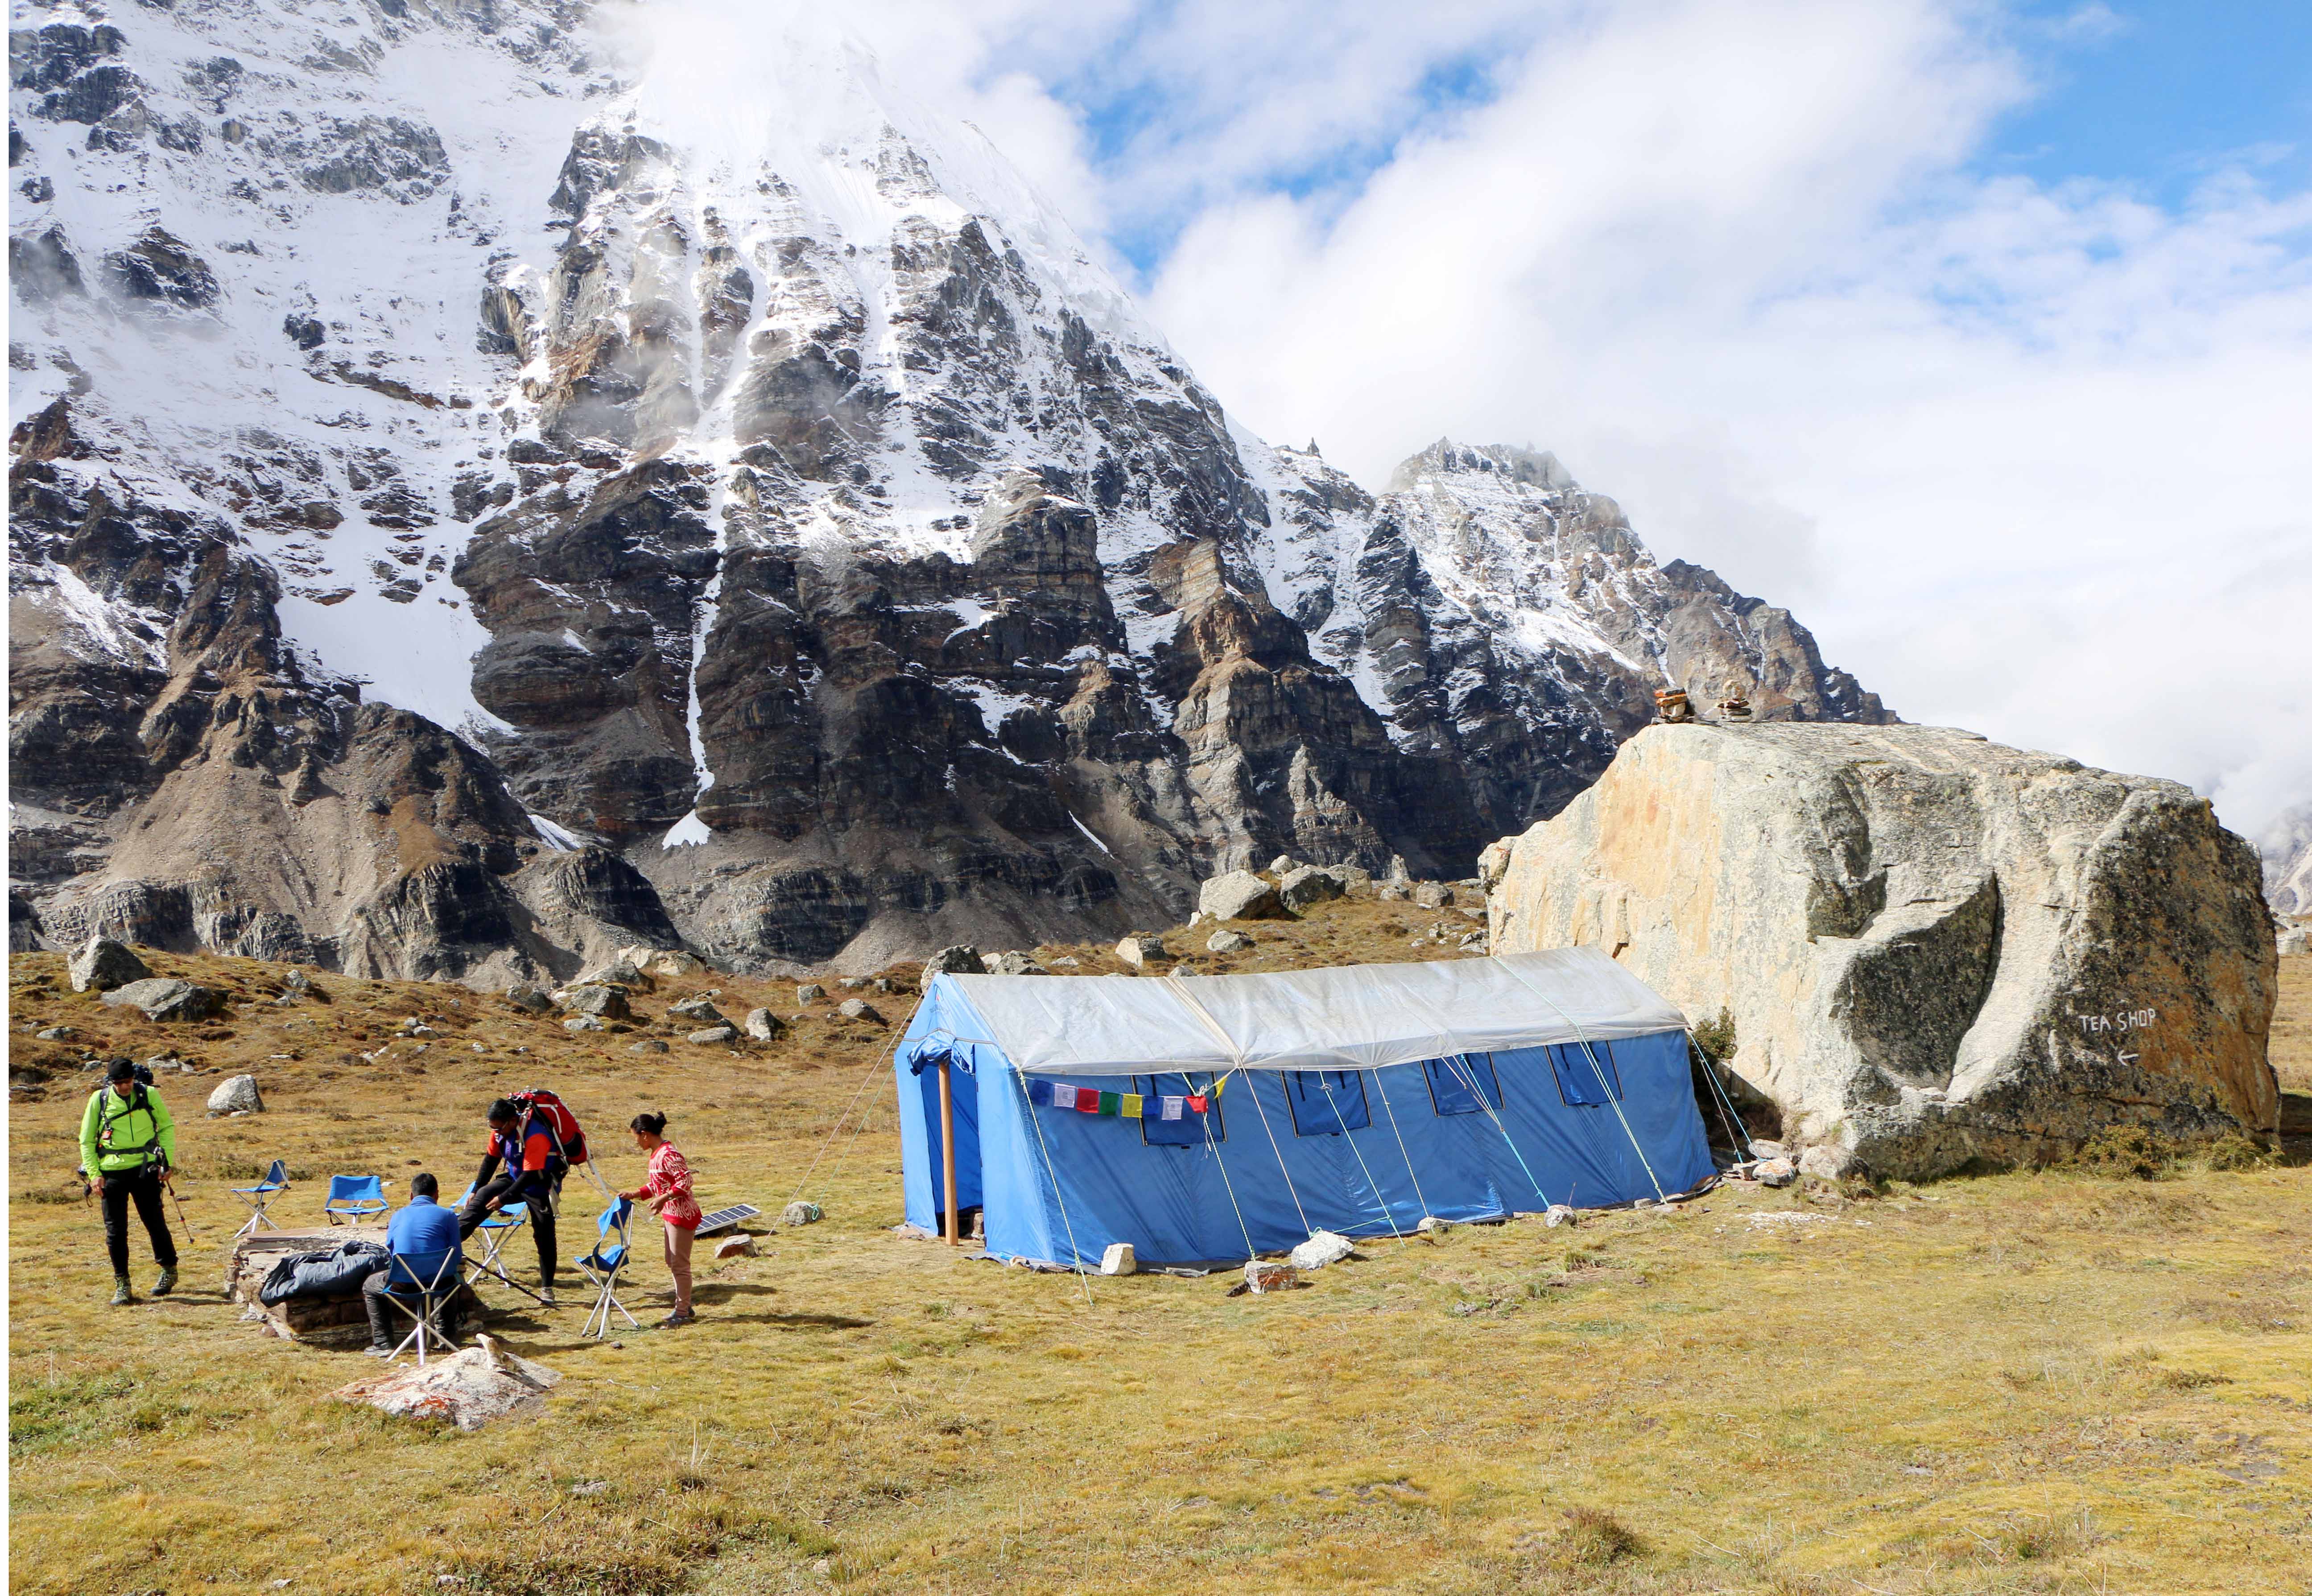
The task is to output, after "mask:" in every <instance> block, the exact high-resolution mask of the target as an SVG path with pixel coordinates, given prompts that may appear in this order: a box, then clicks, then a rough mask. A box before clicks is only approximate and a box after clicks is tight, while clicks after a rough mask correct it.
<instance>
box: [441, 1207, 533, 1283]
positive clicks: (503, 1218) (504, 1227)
mask: <svg viewBox="0 0 2312 1596" xmlns="http://www.w3.org/2000/svg"><path fill="white" fill-rule="evenodd" d="M473 1200H474V1188H472V1187H471V1186H469V1187H467V1188H466V1195H465V1196H463V1197H460V1198H459V1199H458V1201H457V1204H456V1206H457V1207H458V1208H459V1210H460V1211H461V1212H462V1211H463V1210H464V1208H465V1206H466V1205H467V1204H468V1203H470V1202H472V1201H473ZM529 1218H530V1205H529V1204H528V1203H508V1204H506V1205H505V1206H503V1207H501V1208H500V1209H499V1210H498V1211H497V1212H496V1213H495V1214H490V1215H484V1216H483V1219H482V1222H481V1223H479V1224H477V1225H476V1226H475V1227H474V1229H475V1230H476V1231H477V1232H479V1233H480V1235H481V1238H482V1256H481V1258H479V1259H478V1260H477V1261H476V1263H475V1264H474V1268H475V1271H476V1272H477V1273H478V1274H483V1275H495V1276H497V1277H498V1278H499V1279H500V1280H503V1281H504V1282H505V1284H506V1285H512V1284H513V1280H512V1276H509V1275H507V1273H506V1272H505V1265H504V1264H502V1263H500V1262H499V1261H498V1249H499V1248H501V1247H504V1245H505V1244H506V1242H507V1241H511V1240H512V1237H513V1233H514V1232H516V1231H518V1230H520V1229H521V1227H522V1224H523V1223H524V1222H525V1221H527V1220H528V1219H529Z"/></svg>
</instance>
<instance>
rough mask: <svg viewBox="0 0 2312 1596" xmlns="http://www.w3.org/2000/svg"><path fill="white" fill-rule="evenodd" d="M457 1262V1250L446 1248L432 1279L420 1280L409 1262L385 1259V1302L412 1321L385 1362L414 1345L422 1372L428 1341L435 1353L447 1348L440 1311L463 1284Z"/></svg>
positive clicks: (399, 1257)
mask: <svg viewBox="0 0 2312 1596" xmlns="http://www.w3.org/2000/svg"><path fill="white" fill-rule="evenodd" d="M419 1256H420V1257H423V1256H424V1255H423V1254H420V1255H419ZM458 1263H459V1258H458V1250H457V1249H456V1248H454V1247H451V1248H449V1249H447V1250H444V1251H443V1252H442V1259H441V1262H439V1263H437V1264H435V1265H434V1273H433V1276H432V1277H431V1278H430V1279H425V1280H421V1279H420V1278H419V1277H418V1275H417V1273H416V1270H414V1269H412V1268H410V1267H409V1260H407V1258H403V1257H401V1256H400V1255H399V1254H398V1253H397V1254H395V1255H394V1256H393V1257H392V1258H389V1259H388V1260H387V1262H386V1266H385V1267H386V1271H387V1273H386V1281H387V1285H386V1288H385V1300H386V1301H387V1302H390V1303H392V1304H393V1306H394V1307H395V1308H397V1309H398V1310H399V1311H401V1312H403V1313H406V1314H407V1315H408V1316H409V1318H410V1320H412V1321H413V1322H412V1323H411V1325H410V1328H409V1334H407V1336H404V1337H402V1338H401V1340H400V1342H399V1344H398V1345H397V1346H395V1347H394V1349H393V1358H389V1359H388V1360H387V1361H388V1362H389V1363H390V1362H392V1361H393V1359H398V1358H399V1357H400V1356H401V1355H402V1354H403V1353H404V1352H406V1351H407V1350H408V1349H409V1347H410V1346H411V1345H412V1344H415V1345H416V1348H417V1365H418V1367H419V1368H421V1369H422V1368H424V1367H425V1345H426V1343H427V1342H429V1341H430V1342H432V1343H433V1344H434V1349H435V1350H436V1351H446V1350H447V1349H448V1348H449V1346H450V1345H451V1342H450V1337H449V1334H448V1332H447V1331H445V1330H443V1329H442V1310H443V1309H444V1308H447V1307H448V1306H449V1305H450V1302H451V1299H452V1298H453V1297H455V1296H456V1295H457V1294H458V1289H459V1287H460V1286H462V1285H465V1283H466V1282H465V1276H464V1275H463V1274H462V1273H461V1272H460V1269H459V1267H458ZM397 1274H398V1275H399V1276H401V1278H400V1280H399V1281H398V1282H397V1281H396V1280H395V1279H394V1276H396V1275H397Z"/></svg>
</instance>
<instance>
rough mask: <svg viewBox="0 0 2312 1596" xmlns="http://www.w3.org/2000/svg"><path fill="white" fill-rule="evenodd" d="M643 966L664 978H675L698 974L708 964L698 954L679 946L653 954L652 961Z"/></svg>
mask: <svg viewBox="0 0 2312 1596" xmlns="http://www.w3.org/2000/svg"><path fill="white" fill-rule="evenodd" d="M643 968H644V969H647V970H648V971H649V972H650V973H651V974H652V975H654V976H657V977H659V978H661V979H662V980H674V979H676V978H679V977H682V976H691V975H696V974H697V973H698V972H699V971H700V970H702V969H705V968H706V966H705V962H704V961H703V960H700V959H698V958H697V957H696V955H693V954H690V953H686V952H684V951H682V950H681V949H679V948H669V949H666V950H664V951H661V952H657V953H653V954H652V955H651V960H650V962H649V963H648V964H646V965H644V967H643Z"/></svg>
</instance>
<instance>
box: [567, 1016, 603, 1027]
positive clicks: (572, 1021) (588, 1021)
mask: <svg viewBox="0 0 2312 1596" xmlns="http://www.w3.org/2000/svg"><path fill="white" fill-rule="evenodd" d="M562 1029H563V1030H602V1029H603V1025H602V1022H600V1020H597V1019H596V1018H594V1016H593V1015H591V1014H573V1015H571V1016H570V1018H568V1019H567V1020H565V1021H564V1022H562Z"/></svg>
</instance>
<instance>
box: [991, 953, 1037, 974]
mask: <svg viewBox="0 0 2312 1596" xmlns="http://www.w3.org/2000/svg"><path fill="white" fill-rule="evenodd" d="M987 969H988V973H989V974H990V975H998V976H1041V975H1049V974H1050V973H1051V972H1050V971H1049V970H1047V969H1045V968H1044V967H1043V966H1042V965H1040V964H1038V963H1037V962H1036V961H1035V960H1033V959H1032V958H1030V957H1029V956H1028V955H1027V954H1025V953H998V954H996V955H995V958H994V960H993V961H992V962H991V963H990V964H989V965H988V967H987Z"/></svg>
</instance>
